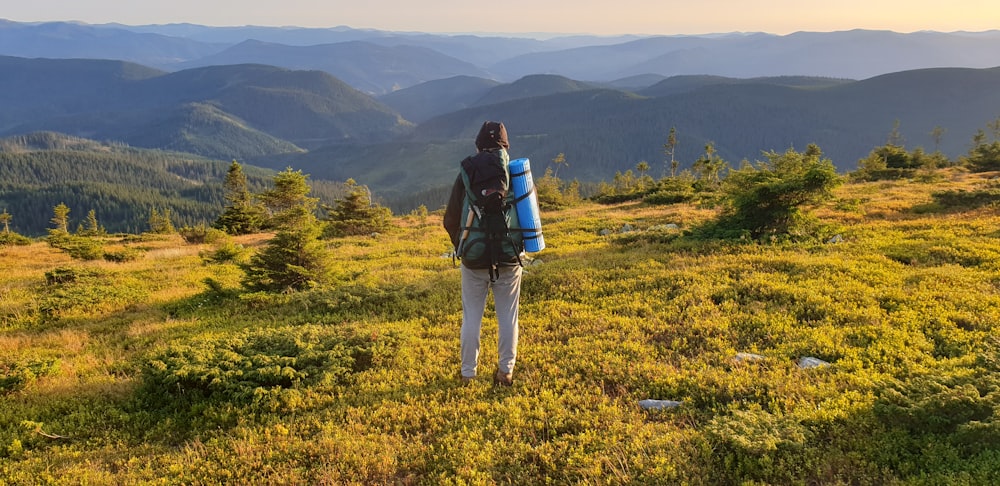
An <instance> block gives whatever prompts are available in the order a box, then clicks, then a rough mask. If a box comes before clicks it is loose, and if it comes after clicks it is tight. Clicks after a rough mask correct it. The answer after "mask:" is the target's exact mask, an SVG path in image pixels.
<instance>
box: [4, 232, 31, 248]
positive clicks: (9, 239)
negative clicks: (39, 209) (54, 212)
mask: <svg viewBox="0 0 1000 486" xmlns="http://www.w3.org/2000/svg"><path fill="white" fill-rule="evenodd" d="M30 244H31V238H28V237H27V236H23V235H19V234H17V233H14V232H7V233H0V246H27V245H30Z"/></svg>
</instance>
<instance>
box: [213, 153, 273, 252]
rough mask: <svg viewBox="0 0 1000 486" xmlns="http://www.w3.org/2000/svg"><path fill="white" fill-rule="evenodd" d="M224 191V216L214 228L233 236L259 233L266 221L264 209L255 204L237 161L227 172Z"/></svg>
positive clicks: (244, 175) (216, 222)
mask: <svg viewBox="0 0 1000 486" xmlns="http://www.w3.org/2000/svg"><path fill="white" fill-rule="evenodd" d="M223 190H224V194H223V197H224V198H225V200H226V205H225V207H224V208H223V212H222V215H221V216H219V219H217V220H216V221H215V223H213V224H212V226H213V227H214V228H217V229H221V230H223V231H225V232H226V233H229V234H231V235H245V234H251V233H256V232H257V231H259V230H260V229H261V227H262V226H263V225H264V221H265V219H266V216H265V212H264V208H262V207H261V206H260V205H258V204H256V203H255V202H254V198H253V194H251V193H250V189H249V186H248V185H247V176H246V173H244V172H243V167H242V166H241V165H240V164H239V163H238V162H236V161H235V160H234V161H233V163H232V164H230V166H229V171H228V172H226V180H225V182H224V184H223Z"/></svg>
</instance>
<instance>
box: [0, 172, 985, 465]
mask: <svg viewBox="0 0 1000 486" xmlns="http://www.w3.org/2000/svg"><path fill="white" fill-rule="evenodd" d="M933 181H934V182H920V181H890V182H872V183H863V184H847V185H844V186H842V187H840V188H839V189H838V190H837V193H836V199H835V200H834V201H831V202H829V203H826V204H824V205H823V206H822V207H819V208H813V210H814V212H815V214H817V215H818V216H820V217H821V218H822V220H823V221H825V222H828V223H830V224H833V225H837V226H838V227H839V228H840V229H841V232H840V236H841V238H839V239H838V240H837V241H836V242H828V241H825V240H826V239H825V238H824V239H822V240H816V241H813V242H810V243H780V244H770V245H768V244H748V243H740V244H737V243H726V242H718V241H698V240H694V239H692V236H691V235H689V234H687V233H686V232H688V231H690V230H691V229H693V228H695V227H697V226H698V225H699V224H701V223H704V222H706V221H709V220H711V219H712V218H713V217H714V216H715V215H716V214H717V211H718V210H717V209H713V208H700V207H695V206H689V205H673V206H662V207H657V206H647V205H642V204H635V203H627V204H619V205H613V206H600V205H596V204H590V203H587V204H584V205H581V206H577V207H573V208H569V209H565V210H560V211H550V212H546V213H545V214H544V215H543V223H544V226H545V233H544V234H545V240H546V244H547V248H546V250H544V251H543V252H541V253H539V254H537V255H532V257H533V258H535V259H536V261H535V262H534V264H531V265H529V266H527V267H526V268H525V273H524V281H523V292H522V311H521V318H520V325H521V335H520V337H521V339H520V349H519V351H520V354H519V356H518V364H517V369H516V370H515V375H514V376H515V383H514V386H513V387H511V388H497V387H494V386H492V384H491V382H490V380H489V379H488V378H486V379H483V380H477V381H474V382H472V383H471V384H470V385H468V386H462V385H461V382H460V381H459V379H458V369H459V362H458V333H459V327H460V321H461V304H460V301H459V289H460V282H459V272H458V270H457V268H455V266H454V263H453V261H452V259H451V257H450V256H448V255H447V252H448V251H449V250H450V245H449V243H448V239H447V236H446V235H445V233H444V231H443V229H442V228H441V226H440V220H439V218H440V215H433V214H432V215H430V216H428V217H427V218H426V219H423V218H420V217H417V216H407V217H400V218H397V221H396V223H397V224H396V227H395V228H394V229H392V230H391V231H387V232H384V233H382V234H379V235H374V236H359V237H351V238H344V239H337V240H332V241H330V242H329V244H330V248H331V249H332V250H333V252H332V255H333V256H332V258H333V259H334V260H335V262H334V268H335V269H336V272H335V273H336V279H335V281H334V282H333V283H331V284H330V285H327V286H322V287H319V288H316V289H314V290H311V291H308V292H300V293H293V294H262V293H246V292H244V291H242V290H241V288H240V286H239V280H240V272H239V270H238V268H237V267H235V266H234V265H231V264H207V263H204V262H203V260H202V259H201V258H200V257H199V254H200V253H203V252H206V251H210V250H211V249H212V247H211V246H210V245H204V246H190V245H185V244H184V243H183V242H182V241H181V240H180V239H179V238H169V239H164V240H159V241H154V242H149V243H143V245H145V246H147V247H148V248H146V251H145V252H144V254H143V256H142V257H141V258H140V259H138V260H136V261H133V262H126V263H115V264H112V263H107V262H97V263H93V262H91V263H88V262H79V261H73V260H71V259H69V257H66V256H64V255H62V254H61V253H59V252H57V251H55V250H51V249H49V248H48V247H47V246H45V245H44V244H35V245H33V246H31V247H26V248H4V249H2V250H0V264H2V265H3V268H5V269H6V268H10V269H11V270H10V271H5V272H3V274H2V275H0V293H2V295H3V296H4V297H5V299H4V300H3V303H2V304H0V316H2V317H4V318H5V319H7V321H5V324H4V326H2V327H0V328H2V332H0V350H2V351H0V367H2V368H0V370H3V371H4V372H5V373H6V374H7V375H6V376H8V377H9V376H15V375H16V373H21V375H17V376H20V377H22V378H23V383H22V384H21V385H18V386H16V387H14V386H10V387H9V390H8V391H7V392H6V393H4V394H3V395H0V408H2V410H0V456H2V463H0V484H37V483H42V484H44V483H56V484H80V483H87V484H217V483H230V484H384V483H402V484H496V483H513V484H545V483H555V484H569V483H586V484H624V483H638V484H681V483H687V484H742V483H748V484H765V483H766V484H795V483H802V484H809V483H811V484H887V483H906V484H910V483H913V484H923V483H935V484H937V483H952V482H957V483H964V484H982V483H988V482H990V481H995V480H997V475H998V472H997V471H1000V443H998V442H997V439H996V437H997V435H998V434H1000V378H998V377H997V376H998V375H1000V364H998V358H997V353H998V352H1000V342H998V339H997V334H998V324H997V323H1000V291H998V284H1000V277H998V273H997V271H998V269H1000V239H998V237H1000V232H998V229H997V228H1000V226H998V225H1000V216H998V215H997V212H996V211H995V210H994V209H992V208H989V207H986V208H978V209H973V210H968V211H964V212H963V211H956V210H946V209H942V208H935V207H934V205H933V196H932V193H934V192H935V191H939V190H942V189H957V188H962V189H969V190H974V189H975V188H976V187H979V186H980V185H982V184H985V183H986V182H987V181H988V176H982V175H976V174H968V173H963V172H955V171H952V172H941V173H940V174H938V175H937V177H935V178H933ZM669 223H673V224H676V225H678V226H679V228H678V229H658V228H656V227H658V226H661V225H664V224H669ZM625 224H628V225H629V226H631V227H632V228H633V229H634V230H635V231H633V232H629V233H622V232H620V230H621V229H622V227H623V226H624V225H625ZM602 230H609V233H608V234H602ZM265 240H266V235H254V236H249V237H243V238H240V239H237V240H235V241H236V242H238V243H240V244H243V245H245V246H247V247H249V248H257V247H259V246H260V245H261V244H263V242H264V241H265ZM111 244H115V243H109V245H111ZM60 267H70V268H74V269H78V270H92V271H93V272H95V273H94V274H93V275H94V276H91V277H88V278H87V279H85V281H83V282H78V283H75V284H65V285H49V284H46V279H45V273H46V272H48V271H51V270H54V269H56V268H60ZM206 278H210V279H212V280H213V281H214V282H216V283H218V286H217V287H215V290H213V289H212V288H210V287H209V286H207V285H206V284H205V283H204V280H205V279H206ZM220 288H221V290H220ZM60 293H61V294H60ZM57 294H60V295H62V297H59V298H56V297H55V296H56V295H57ZM94 295H97V298H95V299H94V300H93V303H92V304H88V305H77V302H75V301H74V299H79V300H86V299H90V298H91V297H93V296H94ZM88 302H90V301H88ZM11 316H14V317H11ZM18 316H22V317H18ZM496 337H497V329H496V323H495V315H494V314H493V312H492V310H488V311H487V320H486V321H485V323H484V326H483V350H482V351H483V353H482V356H481V363H482V365H481V370H480V372H481V374H482V375H483V376H484V377H488V376H489V374H490V373H492V371H493V368H494V366H495V365H494V363H495V361H496V359H497V358H496V344H495V343H496ZM293 341H294V343H295V345H294V346H292V342H293ZM268 346H272V347H268ZM289 346H291V348H294V352H292V351H289V352H292V353H293V354H294V353H300V354H299V355H298V356H299V357H300V358H303V361H305V359H304V357H305V356H306V355H309V356H312V357H313V358H310V359H314V361H311V362H310V363H311V364H309V365H306V364H303V362H302V361H299V362H293V360H291V359H287V358H288V356H290V355H287V353H286V356H285V357H282V356H279V354H280V353H279V352H278V351H277V350H278V349H286V348H288V349H291V348H289ZM341 349H343V350H347V351H346V352H351V353H354V354H352V356H353V358H352V359H353V360H354V361H351V362H352V363H354V364H353V365H352V366H348V367H347V368H343V369H342V371H344V372H345V373H346V374H341V375H336V376H335V377H332V378H330V379H319V378H317V377H316V375H315V373H320V372H323V371H331V370H337V369H339V368H336V365H335V359H336V357H337V356H341V354H339V353H341ZM737 353H754V354H757V355H759V356H761V358H760V359H759V360H751V361H740V360H738V359H736V356H737ZM806 356H810V357H816V358H820V359H823V360H825V361H827V362H829V363H831V365H830V366H827V367H821V368H814V369H802V368H800V367H799V366H798V365H797V360H798V359H800V358H802V357H806ZM316 357H325V358H323V359H326V360H327V361H323V360H319V358H316ZM255 360H256V361H255ZM315 360H319V361H315ZM251 361H253V362H255V363H285V364H284V365H280V364H279V365H275V366H277V368H274V369H273V370H272V369H271V368H268V367H267V366H270V365H267V366H265V365H260V366H258V367H257V368H254V367H253V366H248V365H247V363H249V362H251ZM315 363H321V364H320V365H317V366H318V367H310V366H313V365H315ZM282 366H284V368H282ZM26 368H30V369H32V370H35V371H33V372H32V376H28V375H27V374H25V373H23V370H24V369H26ZM185 370H198V371H197V372H196V373H193V374H189V373H187V372H186V371H185ZM271 371H273V372H274V373H275V375H274V377H272V378H274V379H275V380H277V381H274V382H270V381H268V382H267V383H270V384H269V385H263V386H259V387H257V388H254V387H255V385H254V383H255V382H254V380H255V379H256V380H265V381H266V379H265V378H261V377H260V376H263V375H267V374H268V373H270V372H271ZM306 371H308V372H309V373H314V374H313V375H309V374H308V373H306ZM299 372H301V374H299V375H295V373H299ZM214 373H218V375H217V380H216V381H215V382H214V384H213V383H202V382H199V381H198V379H199V378H200V377H201V376H202V375H203V374H214ZM227 373H228V374H227ZM240 373H243V374H242V375H240ZM282 373H285V374H286V375H287V376H289V377H291V376H293V375H294V376H297V377H298V378H294V379H292V378H289V380H290V381H287V382H284V381H282V380H281V379H278V378H276V377H278V376H279V375H281V374H282ZM251 374H254V375H253V376H250V375H251ZM257 374H259V375H260V376H258V375H257ZM213 376H216V375H213ZM239 376H242V378H240V377H239ZM268 379H270V378H268ZM171 380H174V381H171ZM296 380H298V381H296ZM171 383H172V385H171ZM247 383H249V384H247ZM274 383H284V384H282V385H275V384H274ZM192 397H194V398H192ZM643 399H664V400H677V401H680V402H682V405H681V406H680V407H678V408H676V409H672V410H664V411H647V410H643V409H642V408H641V407H640V406H639V401H640V400H643ZM4 481H6V483H4Z"/></svg>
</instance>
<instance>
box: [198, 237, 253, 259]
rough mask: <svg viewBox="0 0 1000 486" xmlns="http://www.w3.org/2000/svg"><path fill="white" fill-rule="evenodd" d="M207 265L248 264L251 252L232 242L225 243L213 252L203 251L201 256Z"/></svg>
mask: <svg viewBox="0 0 1000 486" xmlns="http://www.w3.org/2000/svg"><path fill="white" fill-rule="evenodd" d="M199 256H201V259H202V260H203V261H204V262H205V263H237V264H242V263H246V262H247V261H248V260H249V258H250V250H248V249H247V248H245V247H244V246H243V245H240V244H236V243H233V242H232V241H228V240H227V241H223V242H222V244H220V245H219V246H218V247H216V248H215V249H214V250H211V251H203V252H201V253H200V254H199Z"/></svg>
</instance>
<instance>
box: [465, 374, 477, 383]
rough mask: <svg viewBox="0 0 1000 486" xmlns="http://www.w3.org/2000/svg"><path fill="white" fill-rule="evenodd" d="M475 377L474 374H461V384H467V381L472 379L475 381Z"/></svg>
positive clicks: (470, 381)
mask: <svg viewBox="0 0 1000 486" xmlns="http://www.w3.org/2000/svg"><path fill="white" fill-rule="evenodd" d="M475 379H476V377H475V376H465V375H462V384H463V385H468V384H469V383H472V382H473V381H475Z"/></svg>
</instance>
